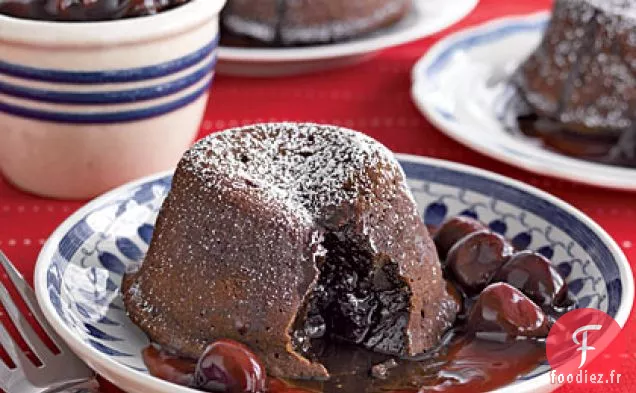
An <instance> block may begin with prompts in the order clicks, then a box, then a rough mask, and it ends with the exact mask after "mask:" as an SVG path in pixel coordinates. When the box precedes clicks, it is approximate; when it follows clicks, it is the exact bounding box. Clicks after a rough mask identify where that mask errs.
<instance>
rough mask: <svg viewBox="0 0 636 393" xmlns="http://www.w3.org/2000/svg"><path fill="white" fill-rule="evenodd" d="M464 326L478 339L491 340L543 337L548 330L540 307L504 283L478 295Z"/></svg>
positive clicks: (494, 285) (491, 286)
mask: <svg viewBox="0 0 636 393" xmlns="http://www.w3.org/2000/svg"><path fill="white" fill-rule="evenodd" d="M466 326H467V329H468V330H469V331H470V332H474V333H475V334H476V335H477V337H480V338H485V339H488V340H494V341H510V340H515V339H517V338H519V337H546V336H547V335H548V332H549V331H550V327H549V326H548V318H547V316H546V315H545V314H544V312H543V311H542V310H541V308H539V306H537V305H536V304H535V303H534V302H532V300H530V299H529V298H528V297H527V296H526V295H524V294H523V293H521V291H519V290H518V289H517V288H514V287H512V286H510V285H509V284H506V283H503V282H501V283H495V284H490V285H489V286H488V287H486V289H484V290H483V291H482V292H481V293H480V294H479V297H478V298H477V301H476V302H475V304H474V305H473V307H472V308H471V310H470V314H469V315H468V323H467V325H466Z"/></svg>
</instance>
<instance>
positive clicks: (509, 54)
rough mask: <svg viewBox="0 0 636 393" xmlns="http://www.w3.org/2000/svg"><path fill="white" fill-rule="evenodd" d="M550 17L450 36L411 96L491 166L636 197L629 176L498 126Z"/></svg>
mask: <svg viewBox="0 0 636 393" xmlns="http://www.w3.org/2000/svg"><path fill="white" fill-rule="evenodd" d="M549 19H550V14H549V13H547V12H541V13H537V14H532V15H526V16H519V17H509V18H502V19H497V20H494V21H490V22H486V23H484V24H482V25H480V26H477V27H474V28H470V29H466V30H463V31H460V32H458V33H455V34H451V35H449V36H447V37H445V38H444V39H442V40H440V41H439V42H437V43H436V44H435V45H434V46H433V47H432V48H431V49H430V50H429V51H428V52H427V53H426V54H425V55H424V57H422V59H420V60H419V61H418V62H417V64H416V65H415V67H414V68H413V72H412V74H413V76H412V78H413V85H412V88H411V95H412V98H413V101H414V102H415V105H416V106H417V107H418V108H419V109H420V111H421V112H422V113H423V114H424V115H425V116H426V117H427V118H428V119H429V121H431V123H433V124H435V126H436V127H437V128H438V129H439V130H440V131H442V132H443V133H445V134H446V135H448V136H449V137H451V138H453V139H455V140H456V141H458V142H460V143H462V144H464V145H466V146H468V147H470V148H471V149H474V150H477V151H479V152H481V153H483V154H485V155H487V156H490V157H492V158H494V159H496V160H500V161H504V162H506V163H508V164H510V165H514V166H517V167H519V168H522V169H525V170H529V171H532V172H535V173H539V174H541V175H549V176H554V177H558V178H561V179H567V180H571V181H576V182H581V183H586V184H592V185H597V186H601V187H608V188H618V189H626V190H636V169H630V168H621V167H617V166H612V165H605V164H600V163H594V162H589V161H584V160H580V159H576V158H572V157H568V156H565V155H562V154H559V153H557V152H554V151H550V150H547V149H545V148H543V147H542V146H540V145H539V144H538V143H537V142H535V141H531V140H529V139H527V138H521V137H517V136H514V135H512V134H511V133H510V132H508V130H507V129H506V127H505V126H504V124H503V122H502V121H501V109H502V106H503V105H505V103H506V102H507V96H509V93H510V89H508V88H507V87H508V85H507V83H506V82H507V81H508V79H509V77H510V75H511V74H512V73H513V72H514V71H515V70H516V69H517V67H518V66H519V64H520V63H521V62H522V61H524V60H525V59H526V58H527V57H528V56H529V55H530V53H532V51H533V50H534V48H535V47H536V46H537V45H538V44H539V42H540V41H541V37H542V36H543V32H544V31H545V28H546V26H547V24H548V21H549Z"/></svg>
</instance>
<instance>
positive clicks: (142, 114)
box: [0, 79, 212, 124]
mask: <svg viewBox="0 0 636 393" xmlns="http://www.w3.org/2000/svg"><path fill="white" fill-rule="evenodd" d="M211 83H212V79H210V81H208V82H207V83H206V84H205V85H203V86H202V87H201V88H199V89H197V90H196V91H194V92H193V93H190V94H188V95H187V96H185V97H182V98H179V99H177V100H174V101H171V102H168V103H165V104H161V105H157V106H153V107H150V108H143V109H135V110H130V111H121V112H103V113H73V112H53V111H45V110H39V109H31V108H25V107H22V106H17V105H11V104H7V103H3V102H0V112H5V113H8V114H11V115H14V116H18V117H24V118H27V119H35V120H44V121H50V122H54V123H69V124H108V123H122V122H128V121H137V120H143V119H149V118H151V117H156V116H161V115H164V114H166V113H169V112H172V111H175V110H177V109H180V108H182V107H184V106H186V105H188V104H191V103H192V102H194V101H195V100H196V99H197V98H199V97H200V96H201V95H203V93H205V92H206V91H207V90H208V88H209V87H210V84H211Z"/></svg>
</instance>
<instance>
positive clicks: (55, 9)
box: [0, 0, 190, 22]
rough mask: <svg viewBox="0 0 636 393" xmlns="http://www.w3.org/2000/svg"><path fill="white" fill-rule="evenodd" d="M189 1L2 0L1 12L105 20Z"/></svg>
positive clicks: (40, 17) (41, 17)
mask: <svg viewBox="0 0 636 393" xmlns="http://www.w3.org/2000/svg"><path fill="white" fill-rule="evenodd" d="M188 1H190V0H150V1H149V0H64V1H62V0H0V14H5V15H9V16H14V17H16V18H23V19H35V20H47V21H66V22H84V21H104V20H113V19H122V18H131V17H137V16H144V15H152V14H156V13H159V12H162V11H165V10H168V9H171V8H174V7H177V6H179V5H181V4H184V3H186V2H188Z"/></svg>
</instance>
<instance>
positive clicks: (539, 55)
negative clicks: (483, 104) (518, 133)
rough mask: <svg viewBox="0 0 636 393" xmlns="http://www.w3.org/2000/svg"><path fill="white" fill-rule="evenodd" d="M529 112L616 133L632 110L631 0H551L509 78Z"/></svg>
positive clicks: (635, 97)
mask: <svg viewBox="0 0 636 393" xmlns="http://www.w3.org/2000/svg"><path fill="white" fill-rule="evenodd" d="M513 83H514V84H516V85H517V86H518V88H519V90H520V92H521V95H522V96H523V98H524V99H525V101H526V103H527V104H529V106H530V108H531V111H533V112H535V113H536V114H537V115H538V116H539V117H545V118H547V119H549V120H552V121H554V122H556V123H558V125H559V126H560V127H562V128H565V129H567V130H569V131H573V132H578V133H586V134H589V133H605V132H613V133H617V134H618V133H620V132H621V131H623V130H625V129H627V128H629V127H630V126H631V125H632V123H633V120H634V114H635V113H636V2H635V1H633V0H556V2H555V4H554V9H553V15H552V20H551V22H550V25H549V27H548V29H547V31H546V34H545V36H544V38H543V41H542V43H541V45H540V46H539V48H538V49H537V50H536V51H535V52H534V53H533V54H532V55H531V56H530V58H529V59H528V60H527V61H526V62H525V63H524V64H523V65H522V66H521V68H520V69H519V70H518V72H517V73H516V75H515V76H514V78H513Z"/></svg>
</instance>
